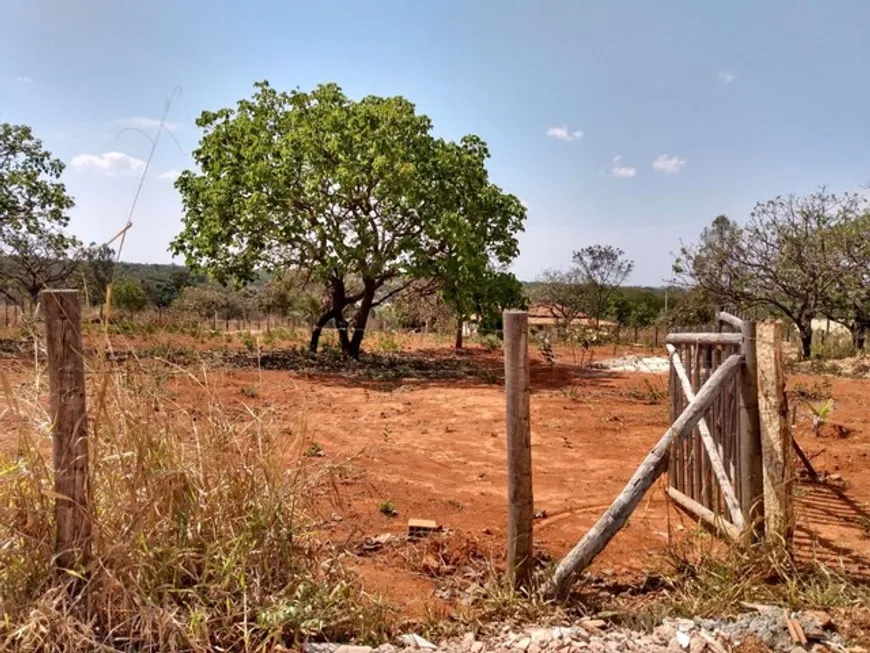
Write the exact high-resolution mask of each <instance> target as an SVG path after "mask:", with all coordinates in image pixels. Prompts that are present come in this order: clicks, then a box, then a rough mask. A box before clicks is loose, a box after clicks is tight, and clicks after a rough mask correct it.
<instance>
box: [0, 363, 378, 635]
mask: <svg viewBox="0 0 870 653" xmlns="http://www.w3.org/2000/svg"><path fill="white" fill-rule="evenodd" d="M142 364H143V363H140V362H139V361H138V360H135V359H132V360H130V361H129V362H128V363H127V364H126V367H124V366H119V367H115V368H111V367H107V368H106V369H101V368H100V366H101V365H103V364H102V363H101V364H99V365H98V369H90V370H89V372H88V398H89V417H90V422H91V423H90V432H91V452H90V456H91V469H92V489H91V496H92V511H93V547H92V551H93V555H92V561H91V563H90V564H89V565H88V567H87V568H85V569H80V570H69V571H67V572H65V573H63V574H61V576H60V577H58V575H57V572H55V570H54V567H53V562H52V555H53V547H54V524H53V496H52V491H53V472H52V469H51V460H52V459H51V437H50V426H51V425H50V420H49V417H48V414H47V410H46V408H45V406H46V403H47V402H46V401H45V397H44V396H38V395H37V394H35V390H34V388H35V384H33V383H32V380H31V381H29V382H27V383H22V384H21V385H20V386H13V385H12V383H11V381H10V380H9V379H8V378H4V379H3V380H4V384H3V385H4V388H5V392H4V395H5V400H4V401H3V402H2V403H5V407H0V425H2V427H3V432H5V434H6V435H7V436H9V437H7V439H6V440H2V439H0V651H90V650H100V651H178V652H184V651H197V652H200V651H203V652H204V651H213V650H232V651H272V650H280V646H288V647H289V646H293V645H296V644H298V643H299V642H300V641H302V640H308V639H315V640H316V639H331V640H336V641H339V640H349V639H357V640H371V639H375V638H377V637H380V636H382V635H384V628H385V626H384V624H386V623H387V622H386V619H385V614H384V610H383V608H382V607H381V605H380V604H379V603H378V602H377V601H375V600H371V599H369V598H368V597H366V596H365V595H364V594H363V592H362V590H361V588H360V586H359V584H358V583H357V582H356V580H355V578H354V577H353V576H352V575H350V574H349V573H348V572H347V571H345V570H344V569H343V567H342V565H341V564H340V560H339V555H338V554H337V552H336V551H334V550H332V549H331V548H330V547H329V546H328V545H327V544H325V543H324V542H322V541H320V540H319V539H318V529H319V527H320V522H319V519H318V517H317V513H316V510H315V505H314V504H315V501H316V497H317V496H318V495H319V494H321V493H322V491H323V490H322V489H323V488H325V487H327V486H328V483H327V482H326V481H327V480H328V475H329V473H330V472H329V469H328V467H327V466H326V465H324V464H318V465H314V464H313V463H312V461H310V460H309V459H308V458H305V457H304V456H303V455H302V451H301V450H300V451H294V452H292V453H288V451H287V449H288V444H287V441H286V438H284V439H283V440H282V441H281V442H280V443H279V442H277V440H276V435H275V434H276V432H277V429H274V430H273V424H272V420H273V419H274V418H273V417H269V416H268V415H266V416H264V415H258V414H255V413H251V412H248V413H241V412H240V411H237V412H236V413H233V412H232V411H230V410H228V409H227V408H226V407H224V406H222V405H221V404H220V403H219V402H217V401H216V400H215V399H214V397H213V395H212V394H211V392H210V391H209V387H208V384H207V381H206V380H205V377H204V378H203V379H200V380H198V381H197V383H199V386H198V392H197V401H196V408H195V409H186V408H185V407H183V406H180V405H177V404H175V403H173V401H172V400H170V399H169V397H168V395H167V394H166V393H165V392H164V391H163V390H162V389H161V388H162V387H165V385H166V383H165V375H166V374H167V373H168V372H167V368H166V367H165V366H164V367H162V368H160V371H158V370H157V369H154V370H147V371H146V370H143V369H142V367H141V365H142ZM172 373H175V374H187V372H184V371H183V370H180V369H177V370H173V371H172ZM161 375H162V376H163V381H161ZM192 379H193V377H191V379H190V380H192ZM40 385H41V390H42V391H43V393H44V391H45V388H46V386H45V384H44V383H42V384H40ZM4 437H6V436H4ZM301 447H302V444H301V442H300V444H299V448H300V449H301ZM306 461H307V462H306Z"/></svg>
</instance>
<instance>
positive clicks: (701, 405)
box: [547, 354, 743, 596]
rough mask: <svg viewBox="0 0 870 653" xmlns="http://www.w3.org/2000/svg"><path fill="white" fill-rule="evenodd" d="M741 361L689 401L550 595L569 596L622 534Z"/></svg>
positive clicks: (566, 564) (568, 559) (567, 562)
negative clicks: (679, 442)
mask: <svg viewBox="0 0 870 653" xmlns="http://www.w3.org/2000/svg"><path fill="white" fill-rule="evenodd" d="M742 360H743V358H742V356H740V355H737V354H734V355H732V356H730V357H728V359H727V360H726V361H725V362H724V363H723V364H722V365H721V366H719V369H717V370H716V371H715V372H714V373H713V375H712V376H711V377H710V379H709V380H708V381H707V382H706V383H705V384H704V386H703V387H702V388H701V389H700V390H699V391H698V394H697V395H696V396H695V398H694V399H693V400H692V401H690V402H689V405H688V406H686V409H685V410H684V411H683V412H682V413H681V414H680V416H679V417H678V418H677V420H676V421H675V422H674V423H673V425H672V426H671V427H670V428H669V429H668V430H667V431H665V434H664V435H663V436H662V438H661V440H659V441H658V443H657V444H656V446H655V447H653V450H652V451H651V452H650V453H649V455H648V456H647V457H646V459H645V460H644V461H643V462H642V463H641V465H640V467H638V468H637V471H636V472H635V473H634V476H632V477H631V480H630V481H629V482H628V484H627V485H626V486H625V489H624V490H623V491H622V492H621V493H620V495H619V496H618V497H616V500H615V501H614V502H613V503H612V504H611V505H610V507H609V508H608V509H607V512H605V513H604V515H602V516H601V518H600V519H599V520H598V522H597V523H596V524H595V525H594V526H593V527H592V528H591V529H590V530H589V532H587V533H586V535H584V536H583V539H582V540H580V542H578V543H577V545H576V546H575V547H574V548H573V549H571V551H570V552H569V553H568V555H566V556H565V557H564V558H563V559H562V562H560V563H559V566H558V567H557V568H556V572H555V573H554V574H553V578H552V579H551V580H550V584H549V587H548V588H547V593H548V594H549V595H551V596H552V595H556V596H564V595H565V594H567V592H568V590H569V589H570V588H571V583H572V581H573V579H574V578H575V577H576V576H577V574H579V573H580V572H582V571H583V570H584V569H586V567H588V566H589V565H590V564H591V562H592V561H593V560H594V559H595V556H597V555H598V554H599V553H601V551H602V550H603V549H604V547H605V546H607V544H608V542H610V540H612V539H613V537H614V536H615V535H616V534H617V533H618V532H619V530H620V529H621V528H622V527H623V525H624V524H625V522H626V520H627V519H628V517H629V516H630V515H631V513H632V512H633V511H634V509H635V508H636V507H637V504H638V503H640V500H641V499H642V498H643V495H644V494H645V493H646V491H647V490H648V489H649V488H650V486H651V485H652V484H653V483H654V482H655V480H656V479H657V478H658V477H659V476H661V474H662V473H663V472H664V471H665V467H666V465H665V464H664V463H665V461H666V460H667V453H668V448H669V447H670V445H671V442H672V441H673V440H674V438H679V437H682V436H683V435H685V434H686V433H687V432H689V431H691V430H692V429H693V428H694V427H695V425H696V424H697V423H698V420H700V419H701V417H702V415H703V414H704V412H705V411H706V410H707V408H709V407H710V404H712V403H713V400H714V399H716V397H717V396H718V394H719V393H720V392H722V389H723V388H724V387H725V385H726V384H727V383H728V382H729V381H730V380H731V378H732V377H733V376H734V375H735V374H736V373H737V370H738V369H739V368H740V365H741V363H742Z"/></svg>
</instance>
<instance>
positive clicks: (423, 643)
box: [399, 633, 438, 651]
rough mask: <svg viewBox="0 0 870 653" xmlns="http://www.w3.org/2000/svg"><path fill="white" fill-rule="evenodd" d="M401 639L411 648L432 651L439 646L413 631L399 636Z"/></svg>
mask: <svg viewBox="0 0 870 653" xmlns="http://www.w3.org/2000/svg"><path fill="white" fill-rule="evenodd" d="M399 641H400V642H402V644H404V645H405V646H407V647H409V648H422V649H427V650H430V651H434V650H436V649H437V648H438V647H437V646H435V645H434V644H433V643H432V642H430V641H429V640H426V639H423V638H422V637H420V636H419V635H415V634H413V633H409V634H407V635H402V636H401V637H399Z"/></svg>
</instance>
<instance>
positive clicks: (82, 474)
mask: <svg viewBox="0 0 870 653" xmlns="http://www.w3.org/2000/svg"><path fill="white" fill-rule="evenodd" d="M41 299H42V306H43V312H44V315H45V345H46V350H47V354H48V381H49V391H50V396H51V402H50V406H51V419H52V438H53V441H54V491H55V502H54V518H55V526H56V537H55V565H56V566H57V568H58V569H59V570H64V569H72V570H76V571H79V572H80V571H81V570H82V569H83V568H84V567H85V566H86V565H87V564H88V561H89V558H90V548H91V521H90V514H91V513H90V482H89V481H90V479H89V476H88V474H89V470H88V431H87V419H86V417H85V367H84V359H83V357H82V332H81V306H80V303H79V293H78V291H77V290H45V291H43V292H42V294H41Z"/></svg>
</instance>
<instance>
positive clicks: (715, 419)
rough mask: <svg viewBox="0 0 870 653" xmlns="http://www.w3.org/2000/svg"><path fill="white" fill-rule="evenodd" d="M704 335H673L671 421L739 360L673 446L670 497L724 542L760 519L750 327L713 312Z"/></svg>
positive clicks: (758, 439) (669, 343)
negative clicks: (698, 417) (712, 324)
mask: <svg viewBox="0 0 870 653" xmlns="http://www.w3.org/2000/svg"><path fill="white" fill-rule="evenodd" d="M716 319H717V324H716V326H715V327H713V328H711V329H710V330H709V331H707V332H704V331H696V332H693V333H670V334H669V335H668V336H667V339H666V343H667V345H666V346H667V349H668V355H669V357H670V361H671V365H670V379H669V393H668V394H669V397H670V412H671V420H672V421H673V420H675V419H676V418H677V417H678V416H679V415H680V414H681V413H682V412H683V411H684V410H685V409H686V407H687V406H688V405H689V402H691V400H692V399H693V398H694V397H695V395H696V394H697V393H698V391H699V390H700V388H701V387H703V385H704V383H705V382H706V381H707V380H708V379H709V378H710V376H711V375H712V374H713V372H714V371H715V370H716V369H718V368H719V367H720V366H721V365H722V363H723V361H725V360H727V359H728V358H729V356H732V355H734V354H738V355H741V356H742V357H743V364H742V365H741V367H740V370H739V372H738V373H737V374H736V375H735V376H734V377H733V378H732V379H731V380H730V381H729V382H728V384H727V385H726V386H725V387H724V388H723V390H722V391H721V392H719V393H718V394H717V396H716V398H715V399H714V400H713V402H712V403H711V405H710V406H709V408H708V409H707V410H706V411H705V413H704V416H703V418H702V419H701V420H700V421H699V422H698V423H697V425H696V426H695V428H694V429H692V430H691V431H690V432H688V433H686V434H685V435H684V436H683V437H680V438H676V439H675V440H674V441H673V443H672V444H671V448H670V456H669V460H668V481H669V482H668V485H669V487H668V494H669V495H670V497H671V499H673V500H674V502H676V503H677V504H678V505H679V506H681V507H682V508H683V509H685V510H687V511H689V512H690V513H692V514H693V515H694V516H696V517H698V518H699V519H701V520H703V521H705V522H706V523H708V524H710V525H712V526H714V527H715V528H716V529H717V530H718V531H719V532H720V533H721V534H723V535H724V536H726V537H727V538H728V539H731V540H737V539H739V538H741V537H742V536H743V535H744V534H750V530H751V529H747V526H748V525H754V524H756V523H757V522H758V520H759V518H760V516H761V515H762V514H763V513H762V511H763V505H762V501H763V487H762V471H761V464H762V461H761V437H760V426H759V416H758V401H757V388H756V380H755V377H756V369H755V367H756V364H755V360H756V356H755V323H754V322H752V321H749V320H742V319H740V318H738V317H735V316H734V315H731V314H729V313H724V312H720V313H717V315H716Z"/></svg>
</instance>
